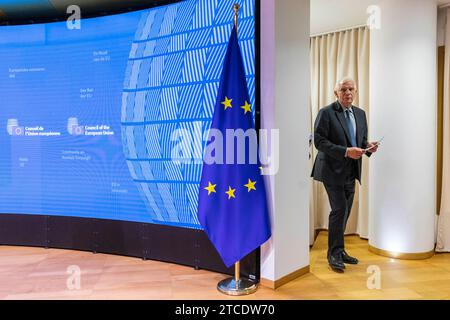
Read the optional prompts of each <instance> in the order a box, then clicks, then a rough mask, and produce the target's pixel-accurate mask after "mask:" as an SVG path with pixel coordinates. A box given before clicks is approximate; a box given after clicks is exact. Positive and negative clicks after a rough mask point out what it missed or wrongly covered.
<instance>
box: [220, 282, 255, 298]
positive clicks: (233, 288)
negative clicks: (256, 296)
mask: <svg viewBox="0 0 450 320" xmlns="http://www.w3.org/2000/svg"><path fill="white" fill-rule="evenodd" d="M217 289H218V290H219V291H220V292H222V293H224V294H227V295H229V296H246V295H249V294H252V293H255V292H256V290H257V289H258V284H257V283H255V282H253V281H251V280H247V279H239V280H237V281H236V279H235V278H228V279H225V280H222V281H220V282H219V284H218V285H217Z"/></svg>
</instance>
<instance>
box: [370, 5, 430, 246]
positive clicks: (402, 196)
mask: <svg viewBox="0 0 450 320" xmlns="http://www.w3.org/2000/svg"><path fill="white" fill-rule="evenodd" d="M374 2H376V3H377V4H378V5H379V6H380V8H381V10H382V13H383V16H382V21H381V23H382V24H381V29H380V30H372V33H371V44H370V47H371V48H370V63H371V68H370V129H371V130H370V132H369V135H370V136H371V138H372V139H379V138H381V137H382V136H385V140H384V142H383V145H382V147H381V149H380V151H379V153H377V154H376V155H375V156H374V157H373V159H371V165H370V170H369V171H370V173H369V174H370V189H369V190H370V196H369V243H370V245H372V246H373V247H375V248H378V249H382V250H386V251H391V252H398V253H413V254H414V253H425V252H430V251H432V250H433V249H434V240H435V237H434V224H435V213H436V208H435V206H436V203H435V200H436V190H435V189H436V110H437V107H436V92H437V88H436V36H437V34H436V33H437V32H436V31H437V29H436V25H437V6H436V2H435V1H434V0H395V1H390V0H376V1H374ZM412 22H413V23H412Z"/></svg>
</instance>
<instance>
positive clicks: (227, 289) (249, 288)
mask: <svg viewBox="0 0 450 320" xmlns="http://www.w3.org/2000/svg"><path fill="white" fill-rule="evenodd" d="M240 7H241V6H240V5H239V4H238V3H235V4H234V5H233V10H234V26H235V27H236V34H237V35H238V34H239V32H238V22H239V9H240ZM217 289H218V290H219V291H220V292H222V293H224V294H227V295H229V296H244V295H249V294H252V293H255V292H256V290H257V289H258V284H257V283H256V282H253V281H251V280H250V279H245V278H241V262H240V261H238V262H236V263H235V264H234V278H227V279H225V280H222V281H220V282H219V283H218V284H217Z"/></svg>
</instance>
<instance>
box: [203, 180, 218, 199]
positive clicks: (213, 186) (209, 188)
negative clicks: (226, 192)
mask: <svg viewBox="0 0 450 320" xmlns="http://www.w3.org/2000/svg"><path fill="white" fill-rule="evenodd" d="M216 186H217V184H212V183H211V182H209V183H208V186H207V187H206V188H205V190H206V191H208V196H209V195H211V193H216Z"/></svg>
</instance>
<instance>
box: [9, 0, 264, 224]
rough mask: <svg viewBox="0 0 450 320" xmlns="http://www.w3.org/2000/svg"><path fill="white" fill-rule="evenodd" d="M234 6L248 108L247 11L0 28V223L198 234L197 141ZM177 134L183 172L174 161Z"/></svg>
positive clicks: (223, 1) (223, 2) (172, 12)
mask: <svg viewBox="0 0 450 320" xmlns="http://www.w3.org/2000/svg"><path fill="white" fill-rule="evenodd" d="M235 2H237V3H240V4H241V11H240V24H239V26H240V28H239V38H240V44H241V49H242V52H243V56H244V61H245V68H246V74H247V77H248V78H247V81H248V86H249V92H250V96H251V100H252V103H254V100H255V78H254V74H255V58H254V56H255V47H254V36H255V24H254V0H242V1H236V0H233V1H229V0H220V1H219V0H187V1H183V2H180V3H176V4H173V5H168V6H164V7H159V8H156V9H149V10H145V11H138V12H132V13H126V14H120V15H114V16H108V17H101V18H93V19H85V20H81V21H80V25H79V29H78V28H77V26H76V24H73V23H72V24H70V23H65V22H64V23H63V22H58V23H49V24H39V25H26V26H10V27H0V99H1V100H0V146H1V151H0V212H1V213H9V214H38V215H55V216H74V217H86V218H99V219H113V220H124V221H136V222H147V223H155V224H164V225H172V226H181V227H187V228H200V226H199V223H198V220H197V200H198V190H199V182H200V177H201V170H202V164H201V161H199V160H201V156H202V154H203V147H204V143H203V142H202V138H203V136H204V135H205V132H206V131H207V130H208V128H209V126H210V122H211V119H212V113H213V108H214V104H215V99H216V94H217V90H218V84H219V77H220V73H221V68H222V63H223V58H224V55H225V50H226V46H227V42H228V38H229V35H230V32H231V28H232V22H233V14H234V12H233V10H232V7H233V4H234V3H235ZM180 130H181V131H180ZM177 132H185V133H189V137H190V138H191V141H190V144H189V149H188V150H191V151H192V152H191V154H190V161H186V159H184V161H179V160H177V159H175V158H174V151H173V150H175V149H176V148H177V146H179V144H180V139H179V137H178V136H177V134H176V133H177Z"/></svg>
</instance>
